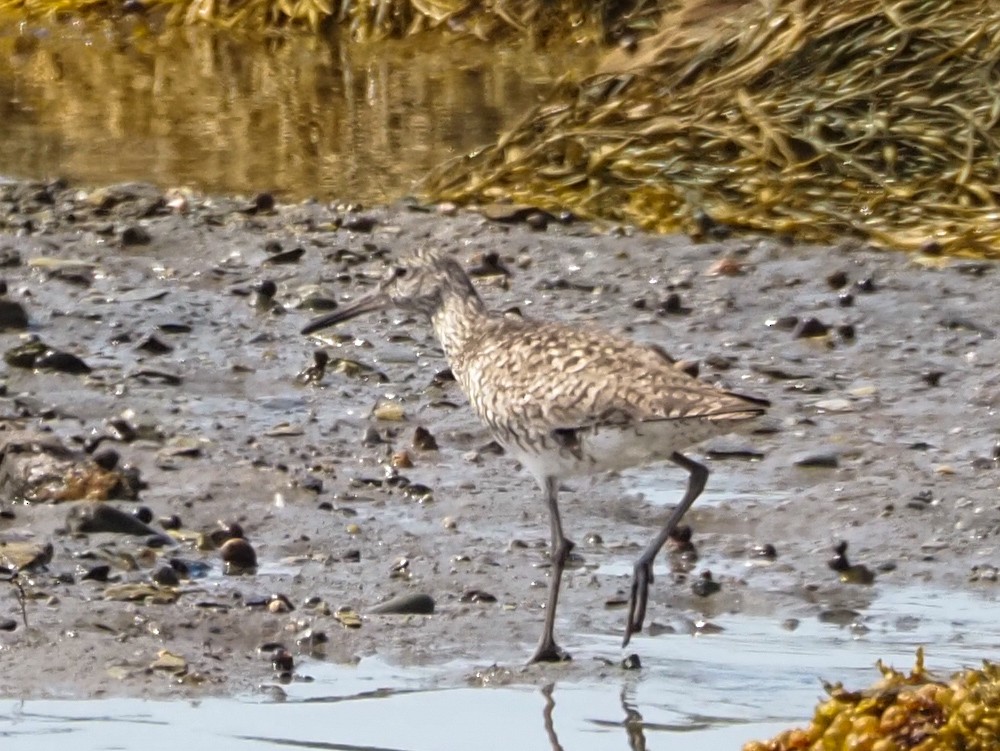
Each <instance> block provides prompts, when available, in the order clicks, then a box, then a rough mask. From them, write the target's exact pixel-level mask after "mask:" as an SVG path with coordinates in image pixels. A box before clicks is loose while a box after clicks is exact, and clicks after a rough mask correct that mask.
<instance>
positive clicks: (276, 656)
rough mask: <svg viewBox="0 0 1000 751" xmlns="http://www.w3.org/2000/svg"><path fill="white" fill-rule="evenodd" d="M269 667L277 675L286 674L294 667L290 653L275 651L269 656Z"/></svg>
mask: <svg viewBox="0 0 1000 751" xmlns="http://www.w3.org/2000/svg"><path fill="white" fill-rule="evenodd" d="M271 667H272V668H274V670H275V671H277V672H279V673H288V672H290V671H291V670H292V669H293V668H294V667H295V660H294V658H293V657H292V653H291V652H289V651H288V650H287V649H283V648H282V649H276V650H274V652H273V653H272V654H271Z"/></svg>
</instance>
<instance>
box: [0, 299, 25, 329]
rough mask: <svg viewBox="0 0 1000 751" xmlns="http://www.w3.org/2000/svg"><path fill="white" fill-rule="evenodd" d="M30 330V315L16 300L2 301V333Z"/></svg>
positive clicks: (0, 311)
mask: <svg viewBox="0 0 1000 751" xmlns="http://www.w3.org/2000/svg"><path fill="white" fill-rule="evenodd" d="M26 328H28V313H27V311H25V309H24V306H23V305H21V303H19V302H16V301H15V300H0V331H10V330H22V329H26Z"/></svg>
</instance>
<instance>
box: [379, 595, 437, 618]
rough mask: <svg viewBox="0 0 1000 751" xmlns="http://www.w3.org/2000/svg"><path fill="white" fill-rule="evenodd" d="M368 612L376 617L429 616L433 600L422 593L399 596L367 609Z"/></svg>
mask: <svg viewBox="0 0 1000 751" xmlns="http://www.w3.org/2000/svg"><path fill="white" fill-rule="evenodd" d="M368 612H369V613H372V614H376V615H405V614H409V613H413V614H417V615H431V614H432V613H433V612H434V598H433V597H431V596H430V595H428V594H423V593H414V594H405V595H399V596H398V597H393V598H392V599H389V600H386V601H385V602H380V603H379V604H378V605H374V606H373V607H371V608H369V609H368Z"/></svg>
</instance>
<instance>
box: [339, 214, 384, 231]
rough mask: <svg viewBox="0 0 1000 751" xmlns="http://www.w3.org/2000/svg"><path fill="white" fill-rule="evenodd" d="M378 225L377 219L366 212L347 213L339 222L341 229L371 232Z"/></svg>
mask: <svg viewBox="0 0 1000 751" xmlns="http://www.w3.org/2000/svg"><path fill="white" fill-rule="evenodd" d="M377 225H378V220H377V219H376V218H375V217H373V216H368V215H366V214H348V215H347V216H345V217H344V218H343V219H342V220H341V222H340V226H341V228H343V229H346V230H350V231H351V232H371V231H372V230H373V229H375V227H376V226H377Z"/></svg>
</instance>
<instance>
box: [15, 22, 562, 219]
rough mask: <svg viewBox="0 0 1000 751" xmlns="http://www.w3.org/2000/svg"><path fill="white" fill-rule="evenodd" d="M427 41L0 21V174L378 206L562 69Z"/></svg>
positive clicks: (520, 105) (531, 53) (538, 58)
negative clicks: (370, 41)
mask: <svg viewBox="0 0 1000 751" xmlns="http://www.w3.org/2000/svg"><path fill="white" fill-rule="evenodd" d="M428 43H431V44H433V48H428V47H426V46H425V47H423V48H421V47H418V46H416V45H415V44H414V43H386V44H378V45H357V44H351V43H346V42H345V43H340V42H338V41H336V40H333V41H331V40H326V39H321V38H318V37H306V36H297V37H289V38H281V39H270V40H265V41H262V40H261V39H246V38H240V37H235V36H233V34H232V33H231V32H218V31H214V30H211V29H203V28H182V29H169V30H166V31H164V32H162V33H156V34H153V33H150V32H148V31H143V30H142V29H139V30H138V31H135V32H134V33H131V34H128V33H125V32H124V31H122V30H115V29H112V28H110V27H99V28H98V27H76V26H71V25H67V26H60V27H42V28H35V29H18V28H17V27H15V26H13V25H10V24H8V25H7V26H5V27H4V26H0V175H8V176H15V177H34V178H43V177H56V176H59V177H68V178H72V179H74V180H81V181H84V182H93V183H108V182H117V181H124V180H144V181H151V182H155V183H158V184H160V185H161V186H163V187H165V188H166V187H176V186H181V185H187V186H191V187H195V188H198V189H201V190H205V191H208V192H236V193H253V192H257V191H265V190H267V191H274V192H276V193H278V194H279V195H280V196H282V197H286V198H301V197H306V196H316V197H318V198H342V199H347V200H352V201H365V202H372V201H378V200H385V199H387V198H393V197H398V196H401V195H405V194H406V192H407V190H408V189H409V187H410V186H411V185H412V183H413V182H414V180H416V179H418V178H419V177H421V176H422V175H423V174H424V173H425V172H426V171H427V170H428V169H429V168H431V167H432V166H434V165H436V164H438V163H440V162H442V161H444V160H445V159H448V158H450V157H452V156H455V155H458V154H462V153H466V152H468V151H470V150H472V149H474V148H476V147H478V146H482V145H484V144H487V143H491V142H493V141H494V140H495V139H496V136H497V134H498V133H499V132H500V131H501V130H502V129H503V128H504V127H505V126H506V125H508V124H510V123H512V122H513V121H514V120H515V119H516V118H517V117H518V116H519V115H520V114H521V113H523V112H524V111H525V110H527V109H528V108H530V107H531V106H532V105H534V104H535V103H536V101H537V100H538V98H539V96H540V94H541V93H542V92H543V91H544V90H545V89H546V88H547V86H548V85H549V83H550V82H551V81H552V80H553V79H554V78H555V77H557V76H558V75H559V74H560V73H561V72H563V70H565V67H566V65H567V64H568V58H567V57H566V56H562V58H561V59H560V56H558V55H556V54H554V53H543V52H541V51H538V50H532V49H529V48H526V47H523V46H522V47H520V48H516V47H512V48H509V49H501V50H496V49H493V50H485V49H481V48H480V47H478V46H476V45H475V44H474V43H470V42H464V41H458V42H456V41H455V40H447V39H444V38H440V39H432V40H430V41H428V40H424V44H428ZM572 64H573V65H575V66H577V67H579V66H580V61H579V59H577V60H574V61H573V62H572Z"/></svg>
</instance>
